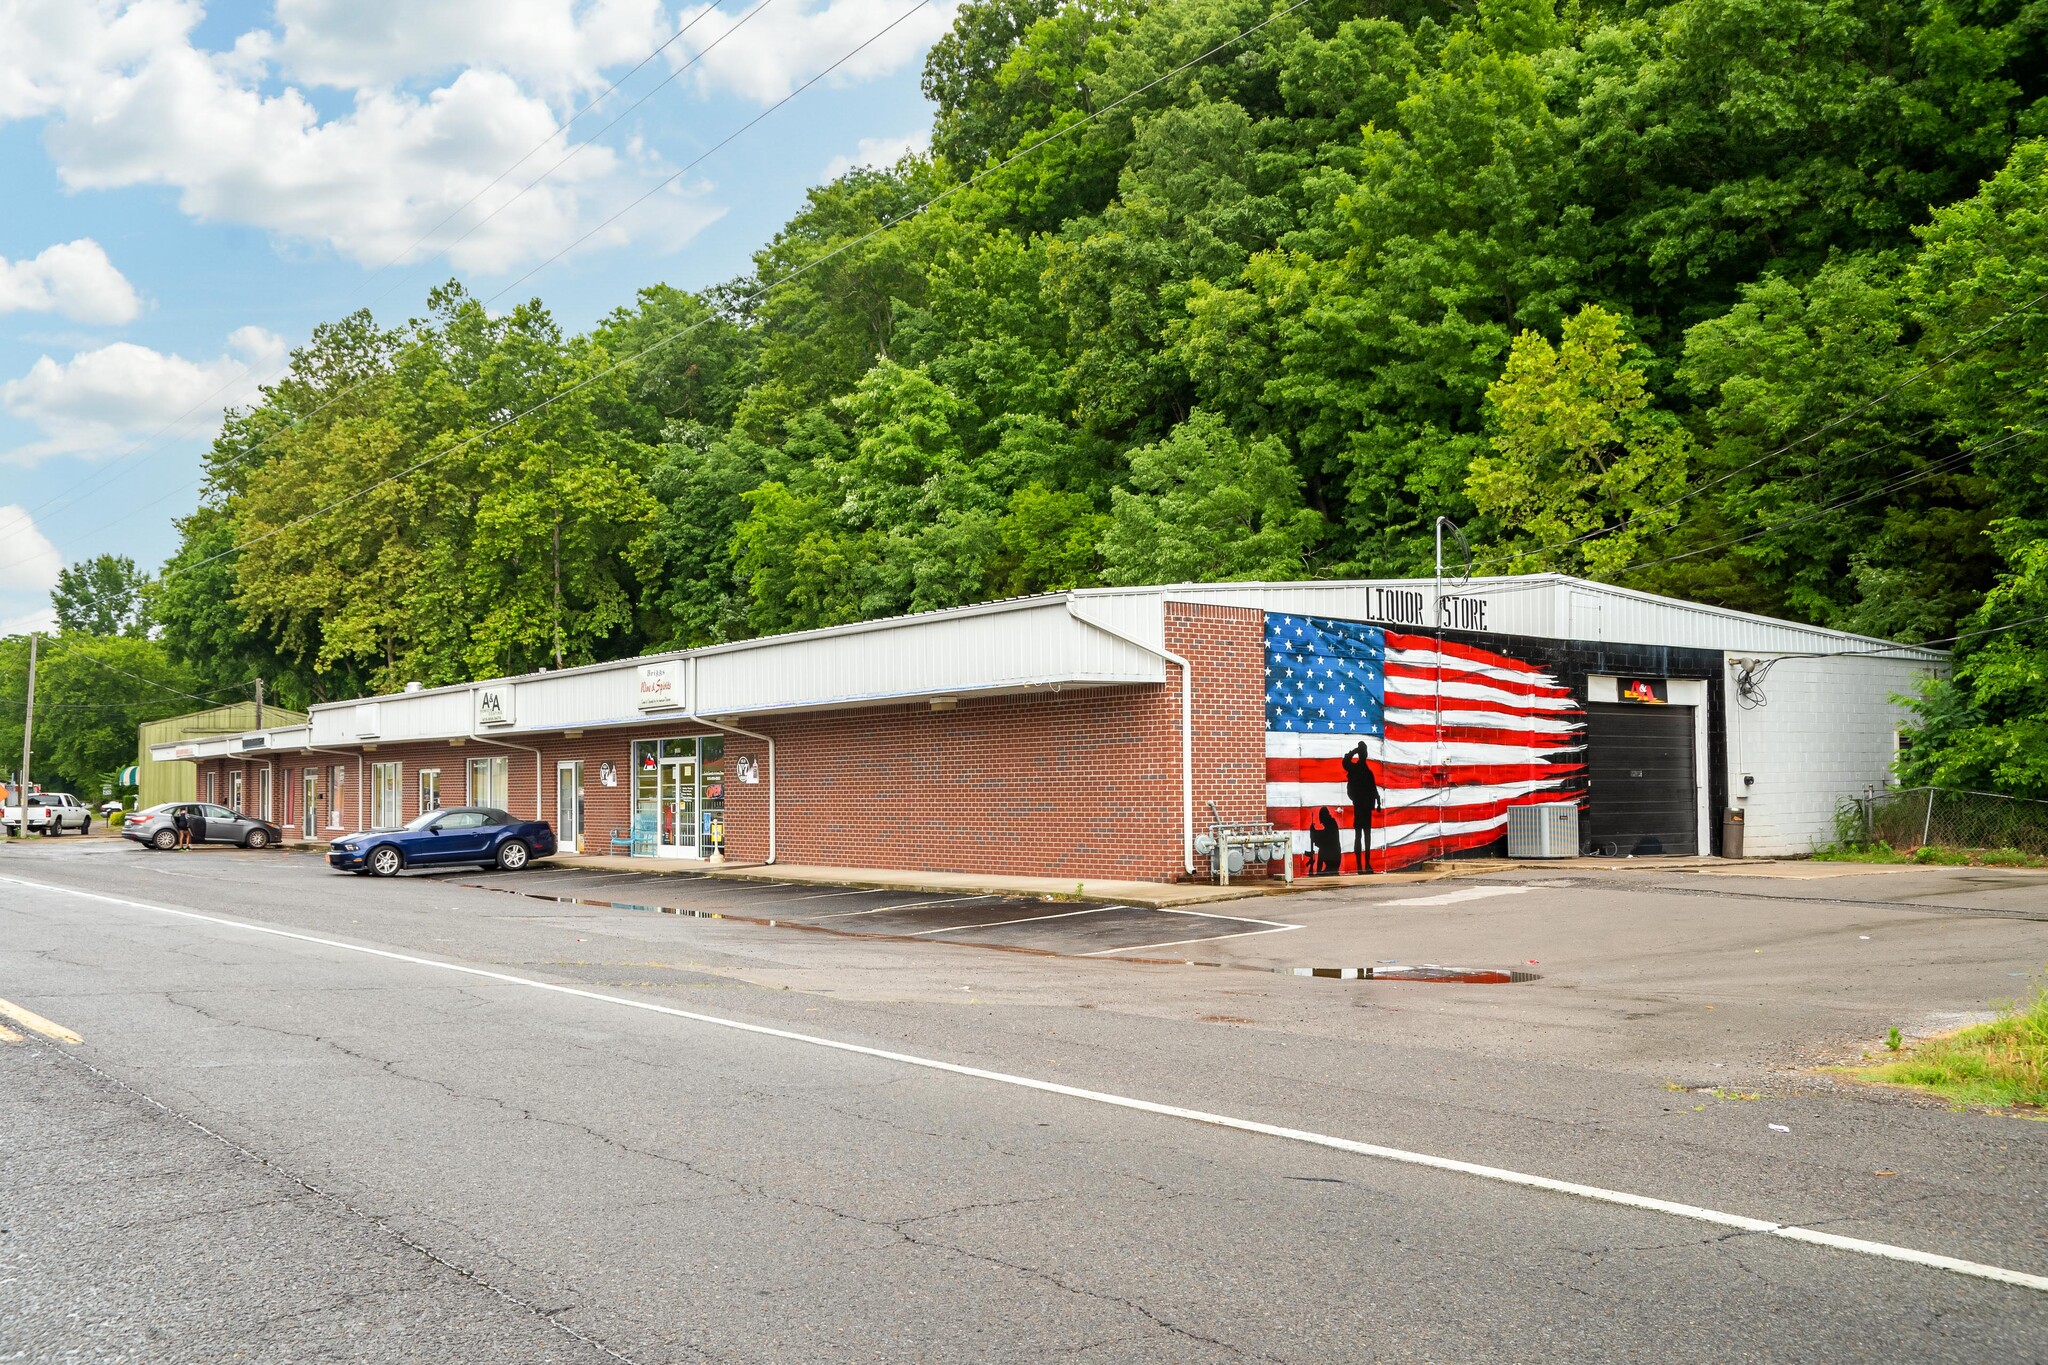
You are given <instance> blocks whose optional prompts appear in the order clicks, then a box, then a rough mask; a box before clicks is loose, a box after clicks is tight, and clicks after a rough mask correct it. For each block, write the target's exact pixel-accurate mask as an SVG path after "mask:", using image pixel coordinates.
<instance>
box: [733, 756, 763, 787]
mask: <svg viewBox="0 0 2048 1365" xmlns="http://www.w3.org/2000/svg"><path fill="white" fill-rule="evenodd" d="M732 775H733V776H734V777H736V778H738V779H739V780H740V781H741V782H744V783H746V784H747V785H748V786H750V787H751V786H754V785H755V784H757V783H758V782H760V780H761V763H760V760H759V759H757V758H755V757H754V756H753V755H752V754H741V755H740V756H739V757H738V758H735V759H734V760H733V761H732Z"/></svg>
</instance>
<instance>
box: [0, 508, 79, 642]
mask: <svg viewBox="0 0 2048 1365" xmlns="http://www.w3.org/2000/svg"><path fill="white" fill-rule="evenodd" d="M63 566H64V560H63V557H62V556H61V555H59V554H58V553H57V547H56V546H54V545H52V544H51V543H50V539H49V537H48V536H45V535H44V534H43V533H42V531H41V530H40V529H39V528H38V527H37V526H36V523H35V519H34V518H32V517H30V516H29V514H28V511H27V509H25V508H22V507H13V506H9V507H0V568H4V569H5V570H6V572H5V573H4V574H0V636H5V635H25V634H27V633H28V632H29V631H32V630H53V629H55V628H56V625H57V613H56V611H55V609H54V608H52V607H51V606H50V601H49V594H50V589H52V588H54V587H56V586H57V571H58V570H59V569H61V568H62V567H63Z"/></svg>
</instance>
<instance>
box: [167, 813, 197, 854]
mask: <svg viewBox="0 0 2048 1365" xmlns="http://www.w3.org/2000/svg"><path fill="white" fill-rule="evenodd" d="M171 824H172V826H173V827H175V828H176V829H177V831H178V847H179V848H190V847H192V813H191V812H190V811H188V810H186V809H185V808H184V807H183V806H179V807H178V808H177V809H176V810H173V811H172V812H171Z"/></svg>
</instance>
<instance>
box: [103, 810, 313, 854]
mask: <svg viewBox="0 0 2048 1365" xmlns="http://www.w3.org/2000/svg"><path fill="white" fill-rule="evenodd" d="M180 810H182V811H184V812H185V815H186V818H187V819H188V820H189V821H190V823H191V826H192V842H193V843H195V844H240V845H241V846H242V847H243V848H268V847H269V846H270V845H272V844H275V843H278V842H279V841H281V840H282V839H283V838H284V830H282V829H281V828H279V827H278V825H277V824H276V823H275V822H274V821H270V820H264V819H260V818H259V817H257V816H254V815H241V814H238V813H237V812H235V811H231V810H229V809H228V808H227V807H226V806H216V805H213V804H211V803H210V802H206V801H170V802H166V803H165V804H163V805H161V806H151V807H150V808H149V809H148V810H139V811H136V812H135V813H134V814H133V815H131V816H129V817H128V818H127V819H126V820H123V821H122V822H121V837H122V838H123V839H133V840H134V841H135V842H136V843H138V844H142V845H144V846H146V847H148V848H176V847H177V846H178V827H177V825H176V824H174V823H173V822H172V819H171V817H172V815H173V814H174V813H176V812H177V811H180Z"/></svg>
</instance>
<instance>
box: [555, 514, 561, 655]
mask: <svg viewBox="0 0 2048 1365" xmlns="http://www.w3.org/2000/svg"><path fill="white" fill-rule="evenodd" d="M561 671H562V516H561V513H559V512H557V513H556V514H555V672H557V673H559V672H561Z"/></svg>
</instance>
